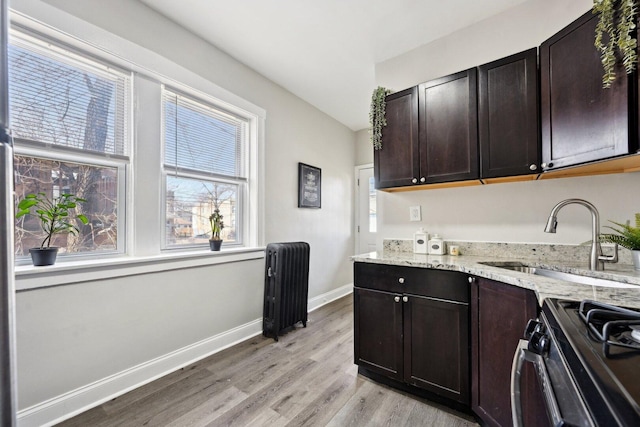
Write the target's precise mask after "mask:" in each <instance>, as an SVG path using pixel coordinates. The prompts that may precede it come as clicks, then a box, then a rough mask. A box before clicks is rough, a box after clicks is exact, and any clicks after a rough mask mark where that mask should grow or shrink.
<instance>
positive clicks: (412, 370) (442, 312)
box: [403, 295, 469, 404]
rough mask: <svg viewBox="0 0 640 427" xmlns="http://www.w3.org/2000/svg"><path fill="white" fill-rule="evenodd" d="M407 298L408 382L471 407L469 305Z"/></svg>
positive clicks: (405, 331)
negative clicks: (469, 404)
mask: <svg viewBox="0 0 640 427" xmlns="http://www.w3.org/2000/svg"><path fill="white" fill-rule="evenodd" d="M404 297H405V298H406V299H407V301H406V302H404V303H403V306H404V377H405V381H406V382H408V383H409V384H412V385H415V386H417V387H420V388H423V389H426V390H429V391H431V392H434V393H436V394H438V395H440V396H444V397H447V398H449V399H453V400H456V401H458V402H461V403H465V404H468V403H469V307H468V304H466V303H458V302H452V301H446V300H441V299H435V298H429V297H421V296H416V295H405V296H404Z"/></svg>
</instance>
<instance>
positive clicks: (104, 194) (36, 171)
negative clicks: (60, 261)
mask: <svg viewBox="0 0 640 427" xmlns="http://www.w3.org/2000/svg"><path fill="white" fill-rule="evenodd" d="M15 181H16V187H15V194H16V205H17V203H18V202H19V201H20V200H21V199H22V198H23V197H24V196H25V195H27V194H29V193H39V192H43V193H45V194H47V196H49V197H50V198H51V197H57V196H59V195H60V194H62V193H71V194H74V195H76V196H78V197H81V198H83V199H86V200H87V201H86V202H85V203H82V204H79V206H78V207H77V208H76V211H77V213H82V214H84V215H86V216H87V218H88V219H89V223H88V224H87V225H83V224H82V223H81V222H80V221H77V222H76V225H77V226H78V228H79V229H80V232H79V233H78V235H77V236H73V235H68V234H61V235H57V236H56V237H54V239H53V241H52V243H51V246H58V247H60V248H61V249H60V252H59V253H60V254H64V253H78V252H97V251H103V252H104V251H115V250H117V244H116V241H117V236H118V227H117V226H118V220H117V219H118V218H117V199H118V170H117V168H112V167H104V166H90V165H82V164H77V163H70V162H60V161H55V160H46V159H38V158H33V157H24V156H15ZM44 238H45V235H44V232H43V231H42V228H41V226H40V220H39V219H38V217H37V216H34V215H26V216H23V217H21V218H19V219H17V220H16V230H15V240H16V255H17V256H23V255H29V248H33V247H39V246H40V244H41V243H42V241H43V240H44Z"/></svg>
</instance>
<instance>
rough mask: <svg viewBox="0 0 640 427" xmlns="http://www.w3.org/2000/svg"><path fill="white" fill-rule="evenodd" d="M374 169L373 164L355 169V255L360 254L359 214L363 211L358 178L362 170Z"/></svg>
mask: <svg viewBox="0 0 640 427" xmlns="http://www.w3.org/2000/svg"><path fill="white" fill-rule="evenodd" d="M372 167H373V163H367V164H364V165H358V166H356V167H355V174H354V180H353V188H354V191H353V194H354V198H355V200H354V204H355V207H356V208H355V209H354V210H353V211H354V214H355V217H354V219H353V233H354V234H355V235H356V238H355V239H354V240H355V247H354V248H353V253H354V254H358V251H359V248H360V233H359V232H358V222H359V218H360V217H359V214H360V209H363V207H362V206H360V198H359V192H358V177H359V176H360V170H362V169H369V168H372ZM366 209H369V207H368V206H367V207H366Z"/></svg>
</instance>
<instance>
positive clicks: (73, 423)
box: [61, 296, 477, 427]
mask: <svg viewBox="0 0 640 427" xmlns="http://www.w3.org/2000/svg"><path fill="white" fill-rule="evenodd" d="M456 414H457V413H455V411H451V410H448V408H443V407H441V406H438V405H436V404H432V403H431V402H429V401H426V400H424V399H419V398H416V397H414V396H411V395H407V394H405V393H402V392H399V391H396V390H394V389H391V388H388V387H385V386H382V385H380V384H377V383H375V382H373V381H371V380H369V379H367V378H364V377H362V376H360V375H358V371H357V366H356V365H354V363H353V298H352V296H347V297H344V298H341V299H339V300H337V301H334V302H332V303H330V304H327V305H325V306H323V307H321V308H319V309H318V310H316V311H314V312H312V313H309V321H308V323H307V328H303V327H296V328H295V329H294V330H292V331H290V332H289V333H287V334H285V335H283V336H281V337H280V338H279V341H277V342H276V341H275V340H273V339H270V338H265V337H263V336H258V337H254V338H251V339H249V340H246V341H244V342H242V343H240V344H238V345H235V346H233V347H231V348H228V349H225V350H223V351H221V352H219V353H216V354H214V355H212V356H210V357H207V358H205V359H203V360H201V361H198V362H196V363H194V364H192V365H189V366H187V367H185V368H183V369H180V370H178V371H176V372H173V373H171V374H169V375H166V376H164V377H163V378H160V379H158V380H156V381H153V382H151V383H149V384H147V385H145V386H143V387H140V388H138V389H136V390H133V391H131V392H129V393H126V394H124V395H122V396H120V397H118V398H116V399H113V400H112V401H110V402H107V403H105V404H103V405H100V406H98V407H96V408H94V409H91V410H89V411H87V412H85V413H83V414H80V415H78V416H77V417H74V418H72V419H70V420H67V421H65V422H63V423H62V424H61V425H62V426H67V427H87V426H90V427H112V426H124V427H129V426H145V427H149V426H171V427H183V426H193V427H202V426H215V427H218V426H243V427H244V426H256V427H258V426H259V427H262V426H267V425H268V426H276V427H277V426H288V427H293V426H327V425H330V426H340V427H342V426H374V427H378V426H407V427H414V426H422V425H425V426H426V425H429V426H447V427H448V426H454V427H470V426H477V424H475V423H474V421H473V419H471V418H470V417H468V416H466V418H465V416H464V415H461V416H457V415H456Z"/></svg>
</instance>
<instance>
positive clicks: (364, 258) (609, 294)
mask: <svg viewBox="0 0 640 427" xmlns="http://www.w3.org/2000/svg"><path fill="white" fill-rule="evenodd" d="M456 244H458V242H456ZM385 247H387V242H386V241H385ZM468 252H471V251H468ZM567 258H571V257H567ZM556 259H557V258H556ZM563 259H565V258H563ZM352 260H353V261H355V262H368V263H376V264H390V265H399V266H407V267H420V268H434V269H440V270H451V271H459V272H462V273H467V274H469V275H473V276H478V277H484V278H487V279H491V280H495V281H498V282H503V283H508V284H510V285H514V286H518V287H521V288H526V289H531V290H533V291H535V293H536V295H537V297H538V301H539V303H540V304H542V301H544V299H545V298H563V299H571V300H577V301H580V300H583V299H591V300H596V301H601V302H605V303H609V304H615V305H621V306H626V307H634V308H640V272H639V271H635V270H634V269H633V266H631V265H629V264H606V265H605V271H590V270H588V269H586V268H585V267H584V266H582V264H584V263H577V262H575V260H572V261H571V262H556V261H555V260H549V259H546V260H545V259H543V258H539V259H523V258H515V257H514V258H507V257H504V256H501V257H497V256H495V254H491V255H488V256H481V255H477V254H474V255H460V256H449V255H442V256H440V255H422V254H414V253H412V252H406V251H398V250H386V251H382V252H371V253H368V254H362V255H356V256H354V257H352ZM504 261H519V262H522V263H524V264H526V265H529V266H533V267H542V268H547V269H550V270H557V271H563V272H567V273H576V274H581V275H586V276H591V277H598V278H601V279H607V280H614V281H616V282H621V283H626V284H631V285H637V287H635V286H632V287H623V288H611V287H603V286H591V285H583V284H577V283H572V282H565V281H562V280H556V279H551V278H547V277H542V276H538V275H534V274H530V273H521V272H517V271H512V270H508V269H504V268H500V267H493V266H488V265H484V264H481V263H484V262H504Z"/></svg>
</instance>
